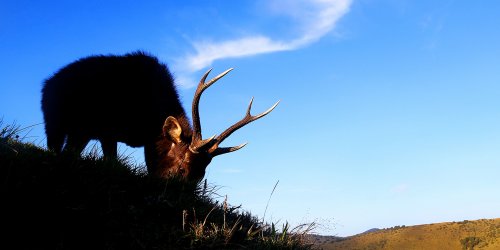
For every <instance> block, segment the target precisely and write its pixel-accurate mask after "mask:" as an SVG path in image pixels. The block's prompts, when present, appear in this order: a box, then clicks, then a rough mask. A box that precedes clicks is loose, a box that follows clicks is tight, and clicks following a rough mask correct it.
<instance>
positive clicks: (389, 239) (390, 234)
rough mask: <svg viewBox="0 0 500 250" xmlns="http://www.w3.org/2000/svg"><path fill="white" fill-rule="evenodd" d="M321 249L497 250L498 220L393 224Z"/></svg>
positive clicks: (498, 242)
mask: <svg viewBox="0 0 500 250" xmlns="http://www.w3.org/2000/svg"><path fill="white" fill-rule="evenodd" d="M321 247H323V248H324V249H326V250H327V249H336V250H342V249H349V250H352V249H372V250H382V249H408V250H412V249H415V250H417V249H440V250H447V249H450V250H460V249H463V250H472V249H476V250H495V249H500V219H488V220H487V219H482V220H475V221H461V222H444V223H434V224H427V225H417V226H396V227H392V228H387V229H382V230H378V231H375V232H370V233H364V234H359V235H355V236H352V237H346V238H342V239H334V240H333V241H331V242H326V243H323V244H322V245H321Z"/></svg>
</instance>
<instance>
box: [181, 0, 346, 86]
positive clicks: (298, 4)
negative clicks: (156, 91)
mask: <svg viewBox="0 0 500 250" xmlns="http://www.w3.org/2000/svg"><path fill="white" fill-rule="evenodd" d="M351 2H352V0H298V1H295V2H293V4H290V3H289V2H288V1H284V0H270V1H269V2H268V7H269V8H272V7H273V6H274V7H276V6H279V11H280V12H281V13H280V14H284V15H286V16H287V17H289V18H292V19H293V20H294V21H296V22H295V23H296V24H297V25H298V26H299V27H294V28H297V30H300V32H299V33H298V34H296V37H295V38H292V39H288V40H282V39H281V38H280V37H279V34H276V35H274V36H273V37H269V36H266V35H260V34H259V35H254V36H247V37H240V38H235V39H231V40H223V41H218V42H207V41H193V42H192V44H193V48H194V50H195V53H193V54H188V55H186V56H184V57H182V58H180V59H179V60H177V64H176V65H177V67H176V68H177V69H178V70H180V71H181V72H183V73H181V76H180V77H179V78H178V82H179V83H180V84H181V85H183V86H185V87H188V86H190V85H192V83H193V81H191V80H190V79H189V77H187V76H185V74H190V73H193V72H196V71H198V70H201V69H204V68H206V67H208V66H210V65H211V64H212V63H213V62H214V61H216V60H221V59H225V58H237V57H245V56H253V55H259V54H264V53H272V52H279V51H289V50H296V49H299V48H302V47H305V46H307V45H310V44H311V43H314V42H316V41H318V40H319V39H320V38H321V37H323V36H325V35H326V34H328V33H329V32H330V31H332V30H333V28H334V27H335V24H336V23H337V21H338V20H339V19H340V18H341V17H342V16H344V15H345V14H346V13H347V12H348V11H349V7H350V5H351Z"/></svg>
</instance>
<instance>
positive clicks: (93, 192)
mask: <svg viewBox="0 0 500 250" xmlns="http://www.w3.org/2000/svg"><path fill="white" fill-rule="evenodd" d="M15 138H16V136H15V131H12V130H10V131H9V130H6V129H3V130H2V131H0V201H1V202H0V221H1V223H0V230H1V231H0V232H2V233H0V249H240V248H243V247H244V248H246V249H310V248H311V246H310V245H306V244H305V243H304V242H303V241H302V239H303V238H304V237H303V235H302V234H300V233H299V234H286V235H285V234H281V233H280V232H278V230H276V229H275V228H274V226H273V227H269V226H267V225H262V223H260V222H259V220H258V219H256V218H254V217H253V216H251V215H250V214H248V213H242V212H239V209H238V208H237V207H232V206H230V205H228V204H227V203H225V202H224V203H222V204H221V203H220V202H215V201H214V200H213V199H212V198H211V196H213V195H214V194H213V193H211V189H210V188H209V187H206V185H205V186H203V185H198V184H196V183H183V182H181V181H178V180H162V179H156V178H152V177H149V176H148V175H146V174H144V173H141V172H140V171H136V170H134V169H133V168H132V167H130V166H129V165H127V164H126V163H124V162H123V161H121V162H119V161H104V160H102V159H99V158H98V157H96V156H92V155H90V156H86V157H83V158H82V157H77V156H74V155H63V156H55V155H54V154H52V153H50V152H47V151H46V150H43V149H41V148H39V147H37V146H34V145H31V144H29V143H21V142H19V141H18V140H17V139H15ZM212 191H213V189H212ZM6 246H8V247H7V248H6ZM12 247H14V248H12Z"/></svg>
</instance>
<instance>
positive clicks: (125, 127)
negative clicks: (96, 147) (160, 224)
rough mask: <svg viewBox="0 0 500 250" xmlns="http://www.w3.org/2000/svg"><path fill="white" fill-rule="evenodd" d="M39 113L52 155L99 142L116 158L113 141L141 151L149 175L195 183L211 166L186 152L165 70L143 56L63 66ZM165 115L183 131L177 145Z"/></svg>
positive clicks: (186, 129)
mask: <svg viewBox="0 0 500 250" xmlns="http://www.w3.org/2000/svg"><path fill="white" fill-rule="evenodd" d="M42 111H43V115H44V120H45V132H46V134H47V145H48V147H49V149H51V150H53V151H54V152H56V153H61V152H62V151H74V152H77V153H81V151H82V150H83V149H84V147H85V145H87V143H88V142H89V141H90V140H91V139H97V140H99V141H100V142H101V145H102V148H103V152H104V155H105V156H106V157H113V158H114V157H116V154H117V153H116V150H117V149H116V148H117V142H124V143H126V144H127V145H129V146H132V147H140V146H144V153H145V159H146V165H147V168H148V172H149V173H150V174H153V175H156V176H159V177H166V176H168V175H172V174H173V175H180V176H183V177H185V178H186V179H194V180H197V179H201V178H203V176H204V174H205V168H206V167H207V165H208V164H209V163H210V157H209V156H207V155H206V153H198V154H196V153H193V152H191V151H190V150H189V149H188V146H189V145H190V143H191V136H192V133H193V131H192V128H191V125H190V123H189V121H188V118H187V117H186V113H185V111H184V109H183V108H182V105H181V103H180V101H179V97H178V94H177V91H176V89H175V84H174V79H173V77H172V75H171V74H170V72H169V70H168V68H167V66H166V65H165V64H162V63H160V62H159V61H158V59H157V58H155V57H153V56H150V55H148V54H146V53H144V52H135V53H131V54H126V55H123V56H115V55H98V56H90V57H86V58H82V59H80V60H77V61H75V62H73V63H71V64H69V65H67V66H65V67H63V68H62V69H60V70H59V71H58V72H56V73H55V74H54V75H53V76H52V77H50V78H48V79H47V80H46V81H45V84H44V86H43V90H42ZM168 116H173V117H175V118H176V119H177V121H178V122H179V124H180V125H181V127H182V135H181V140H182V143H180V144H173V142H172V141H171V140H170V139H169V138H168V137H165V136H164V135H163V133H162V126H163V123H164V121H165V119H166V118H167V117H168ZM207 157H208V158H207Z"/></svg>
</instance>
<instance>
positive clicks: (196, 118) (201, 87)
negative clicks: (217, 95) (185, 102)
mask: <svg viewBox="0 0 500 250" xmlns="http://www.w3.org/2000/svg"><path fill="white" fill-rule="evenodd" d="M231 70H233V68H229V69H228V70H226V71H224V72H222V73H220V74H219V75H218V76H216V77H214V78H212V79H211V80H210V81H208V83H205V81H206V80H207V77H208V75H209V74H210V72H211V71H212V69H209V70H208V71H207V72H206V73H205V74H204V75H203V77H202V78H201V79H200V83H199V84H198V87H197V88H196V92H195V94H194V97H193V106H192V115H193V139H192V141H193V142H198V141H201V138H202V137H201V124H200V111H199V109H198V105H199V103H200V98H201V94H202V93H203V91H205V89H207V88H208V87H210V86H211V85H212V84H214V83H215V82H217V81H218V80H219V79H221V78H222V77H224V76H225V75H226V74H227V73H229V72H230V71H231Z"/></svg>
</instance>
